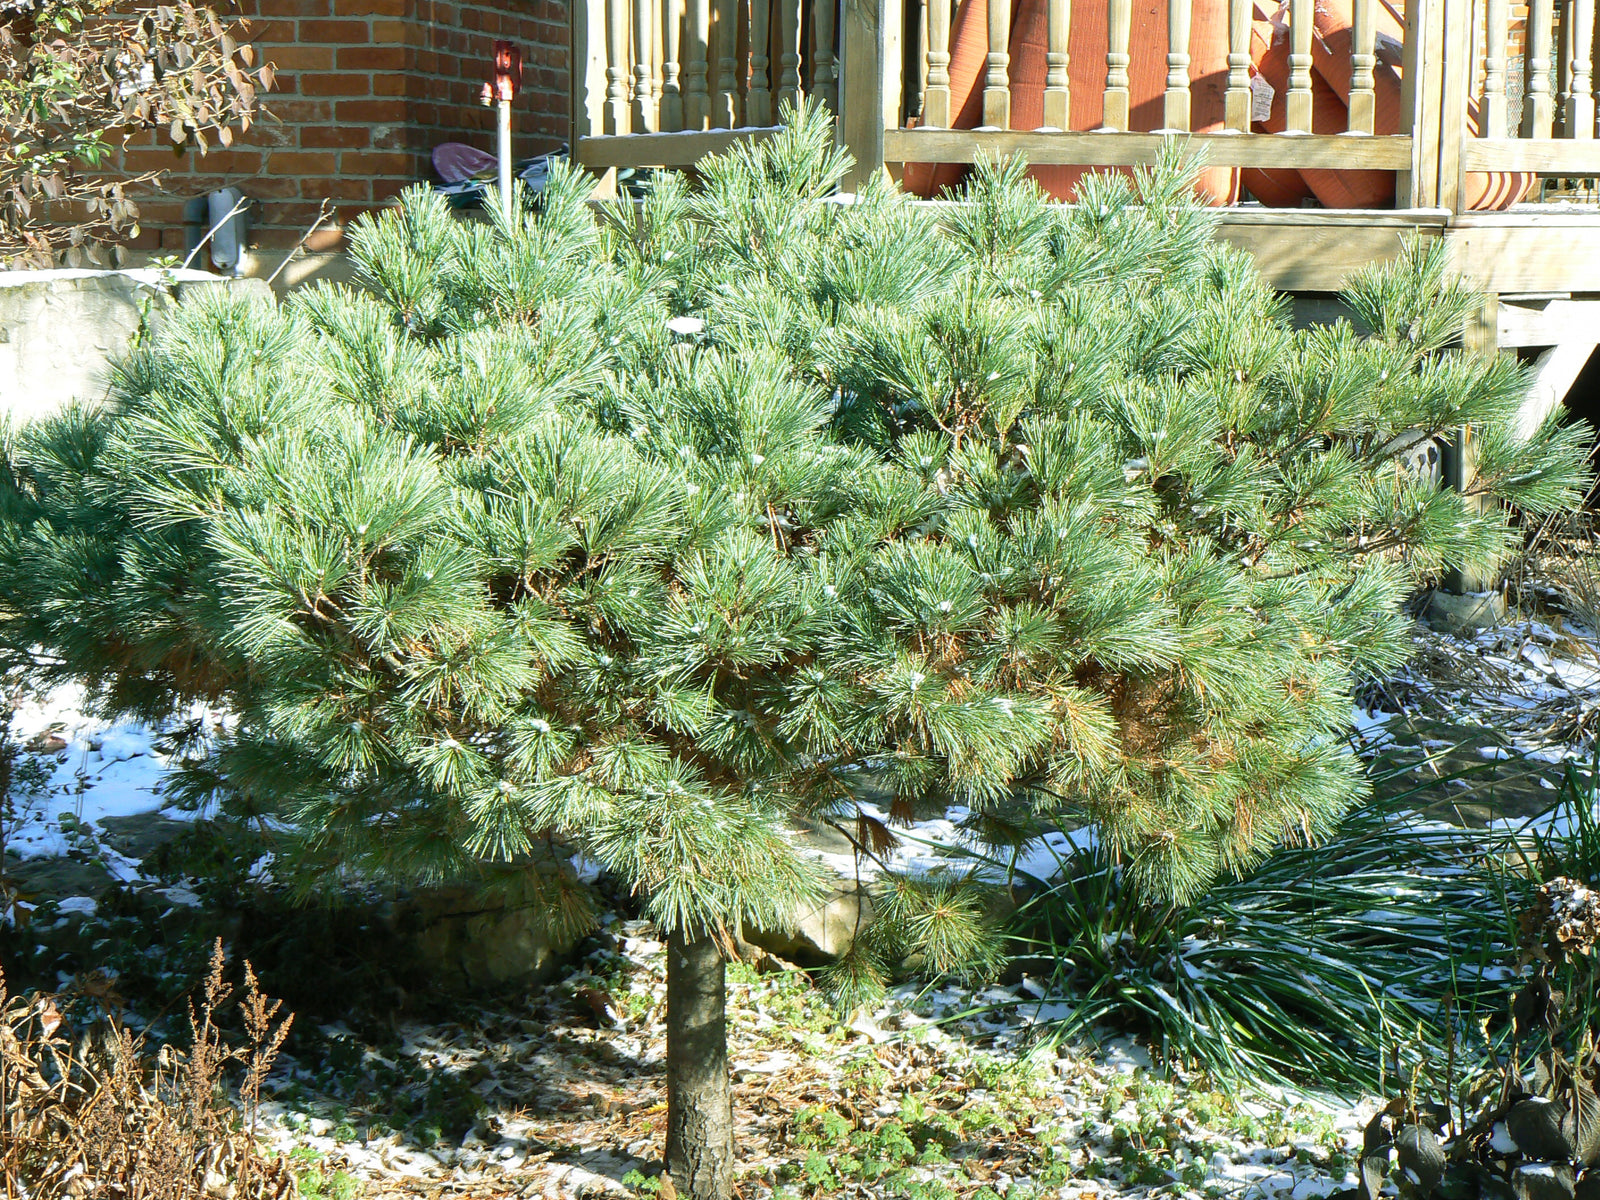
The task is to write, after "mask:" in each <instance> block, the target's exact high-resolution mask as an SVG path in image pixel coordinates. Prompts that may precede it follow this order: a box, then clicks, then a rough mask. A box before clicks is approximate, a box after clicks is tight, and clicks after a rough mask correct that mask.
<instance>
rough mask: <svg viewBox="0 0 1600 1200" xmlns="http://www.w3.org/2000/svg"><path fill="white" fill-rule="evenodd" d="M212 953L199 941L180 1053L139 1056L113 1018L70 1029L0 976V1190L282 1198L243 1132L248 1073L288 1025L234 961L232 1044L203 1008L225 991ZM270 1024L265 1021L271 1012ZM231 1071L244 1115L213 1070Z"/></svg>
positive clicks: (262, 1062)
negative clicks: (241, 979)
mask: <svg viewBox="0 0 1600 1200" xmlns="http://www.w3.org/2000/svg"><path fill="white" fill-rule="evenodd" d="M225 965H226V957H225V956H224V954H223V951H222V943H221V941H220V940H219V941H218V942H217V944H216V946H215V948H214V949H213V951H212V957H211V969H210V971H209V973H208V974H207V977H206V981H205V985H204V988H203V993H202V999H201V1002H200V1006H199V1009H198V1011H196V1009H195V1007H194V1005H193V1004H192V1003H191V1005H190V1009H189V1023H190V1030H191V1032H192V1034H193V1043H192V1045H191V1047H190V1049H189V1051H188V1052H187V1053H184V1052H181V1051H177V1050H174V1049H173V1048H172V1047H171V1046H168V1045H163V1046H162V1047H161V1048H160V1050H159V1051H158V1052H157V1053H156V1054H155V1055H154V1056H151V1055H149V1054H147V1053H146V1047H145V1039H144V1038H143V1037H142V1036H140V1037H135V1036H134V1035H133V1034H132V1033H131V1032H130V1031H129V1030H128V1028H127V1027H126V1026H125V1025H124V1024H123V1023H122V1022H121V1020H119V1019H118V1018H117V1017H115V1016H107V1017H103V1018H101V1019H99V1020H97V1021H95V1022H94V1023H93V1024H91V1025H89V1026H88V1027H86V1028H85V1029H83V1030H82V1031H81V1032H79V1033H77V1034H76V1035H75V1036H72V1030H71V1026H70V1024H69V1022H68V1021H67V1020H66V1018H65V1017H64V1016H63V1015H62V1013H61V1010H60V1008H59V1007H58V1006H57V1004H56V997H53V996H37V997H31V998H30V997H25V996H13V995H10V994H9V993H8V992H7V991H6V988H5V981H4V978H3V976H0V1193H3V1194H4V1195H6V1196H8V1197H17V1198H18V1200H23V1198H26V1200H58V1198H67V1197H72V1198H76V1197H88V1196H97V1197H108V1198H112V1200H287V1198H291V1197H293V1196H294V1195H295V1194H296V1191H295V1184H294V1177H293V1176H292V1175H291V1174H290V1173H289V1171H288V1169H287V1168H286V1167H285V1165H284V1164H283V1162H282V1161H281V1160H280V1159H278V1158H276V1157H270V1158H269V1157H268V1156H266V1155H264V1154H263V1153H262V1152H261V1150H260V1148H259V1147H258V1145H257V1143H256V1139H255V1130H256V1110H257V1108H258V1106H259V1103H260V1093H261V1083H262V1081H263V1080H264V1079H265V1078H266V1076H267V1074H268V1072H270V1071H271V1069H272V1064H273V1061H274V1059H275V1058H276V1057H277V1054H278V1052H279V1050H280V1049H281V1048H282V1046H283V1040H284V1038H285V1037H286V1036H287V1035H288V1032H289V1025H290V1022H291V1020H292V1017H289V1016H285V1017H283V1018H282V1019H281V1020H278V1012H279V1009H280V1008H281V1002H279V1001H269V1000H268V999H267V998H266V997H265V996H263V995H262V993H261V989H260V987H259V985H258V983H257V980H256V977H255V972H254V971H253V970H251V968H250V966H249V964H246V965H245V987H244V996H243V998H242V1000H241V1001H240V1008H241V1012H242V1016H243V1020H244V1025H245V1033H246V1044H245V1045H244V1046H239V1047H233V1046H230V1045H229V1044H228V1043H227V1040H226V1039H225V1038H224V1037H223V1035H222V1031H221V1029H220V1028H219V1027H218V1023H217V1018H218V1015H219V1013H220V1011H221V1010H222V1008H223V1006H224V1005H225V1004H227V1003H228V1001H229V1000H230V999H231V998H232V996H233V988H232V987H231V985H229V984H227V983H226V982H225V980H224V978H223V969H224V966H225ZM274 1022H276V1023H274ZM230 1066H238V1067H240V1068H242V1072H243V1074H242V1081H241V1087H240V1097H241V1100H242V1102H243V1104H244V1106H245V1110H246V1116H247V1118H248V1119H247V1120H246V1121H245V1122H243V1123H241V1120H240V1113H239V1111H238V1110H237V1109H236V1108H235V1107H234V1105H233V1104H232V1103H231V1102H230V1100H229V1098H228V1094H227V1088H226V1079H225V1075H226V1072H227V1070H228V1068H229V1067H230Z"/></svg>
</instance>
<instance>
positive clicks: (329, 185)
mask: <svg viewBox="0 0 1600 1200" xmlns="http://www.w3.org/2000/svg"><path fill="white" fill-rule="evenodd" d="M300 195H301V196H303V197H305V198H306V199H315V198H320V197H322V196H326V197H327V198H328V199H330V200H371V199H372V181H371V180H370V179H367V178H365V177H363V176H359V175H340V176H336V177H335V178H333V179H302V180H301V181H300Z"/></svg>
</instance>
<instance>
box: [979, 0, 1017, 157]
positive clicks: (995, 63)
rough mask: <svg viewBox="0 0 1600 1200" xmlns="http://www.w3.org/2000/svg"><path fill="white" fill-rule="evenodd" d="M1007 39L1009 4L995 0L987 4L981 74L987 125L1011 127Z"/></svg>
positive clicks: (993, 127)
mask: <svg viewBox="0 0 1600 1200" xmlns="http://www.w3.org/2000/svg"><path fill="white" fill-rule="evenodd" d="M1010 41H1011V5H1009V4H1006V3H1005V2H1004V0H996V2H995V3H993V4H991V5H989V57H988V59H987V60H986V62H987V70H986V71H985V74H984V77H983V123H984V125H985V126H987V127H989V128H991V129H1010V128H1011V80H1010V78H1009V67H1010V65H1011V54H1010V49H1011V47H1010Z"/></svg>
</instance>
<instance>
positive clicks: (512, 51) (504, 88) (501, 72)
mask: <svg viewBox="0 0 1600 1200" xmlns="http://www.w3.org/2000/svg"><path fill="white" fill-rule="evenodd" d="M521 90H522V47H521V46H518V45H516V44H515V43H512V42H496V43H495V44H494V78H493V79H491V80H490V81H489V82H487V83H485V84H484V85H483V91H482V93H481V94H480V96H479V99H480V101H481V102H482V103H483V104H485V105H489V104H494V103H497V102H498V103H501V104H509V103H510V102H511V101H512V100H514V99H516V95H517V93H518V92H520V91H521Z"/></svg>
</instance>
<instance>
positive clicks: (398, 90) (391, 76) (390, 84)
mask: <svg viewBox="0 0 1600 1200" xmlns="http://www.w3.org/2000/svg"><path fill="white" fill-rule="evenodd" d="M414 83H415V78H414V76H413V75H412V74H411V72H409V71H379V72H378V73H377V74H375V75H373V77H372V94H373V95H374V96H409V95H410V94H411V91H412V86H413V84H414Z"/></svg>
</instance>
